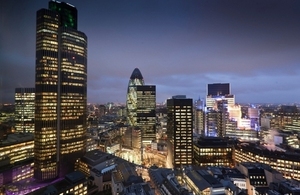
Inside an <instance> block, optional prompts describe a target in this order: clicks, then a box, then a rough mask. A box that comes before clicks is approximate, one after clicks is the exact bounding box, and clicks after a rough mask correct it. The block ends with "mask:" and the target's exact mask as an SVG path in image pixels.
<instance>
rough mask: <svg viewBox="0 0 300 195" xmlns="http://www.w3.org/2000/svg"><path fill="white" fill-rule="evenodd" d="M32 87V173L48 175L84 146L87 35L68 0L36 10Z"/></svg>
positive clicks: (65, 167)
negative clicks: (33, 106) (34, 71)
mask: <svg viewBox="0 0 300 195" xmlns="http://www.w3.org/2000/svg"><path fill="white" fill-rule="evenodd" d="M35 89H36V99H35V105H36V110H35V138H34V142H35V146H34V155H35V162H34V177H35V178H36V179H37V180H47V179H53V178H56V177H58V176H63V175H65V174H66V173H68V172H71V171H73V168H74V167H73V165H74V163H75V160H76V159H77V158H78V157H80V156H82V155H83V154H84V153H85V145H86V118H87V117H86V105H87V37H86V35H85V34H84V33H83V32H80V31H78V30H77V9H76V7H74V6H72V5H70V4H68V3H64V2H58V1H50V2H49V9H40V10H38V11H37V18H36V78H35Z"/></svg>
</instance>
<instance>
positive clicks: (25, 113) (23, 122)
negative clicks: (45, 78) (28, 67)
mask: <svg viewBox="0 0 300 195" xmlns="http://www.w3.org/2000/svg"><path fill="white" fill-rule="evenodd" d="M34 103H35V89H34V88H16V89H15V128H16V132H17V133H25V132H27V133H34V112H35V104H34Z"/></svg>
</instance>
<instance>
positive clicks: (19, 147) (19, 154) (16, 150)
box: [0, 141, 33, 164]
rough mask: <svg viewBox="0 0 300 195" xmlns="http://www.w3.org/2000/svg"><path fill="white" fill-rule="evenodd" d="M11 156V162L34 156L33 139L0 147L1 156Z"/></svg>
mask: <svg viewBox="0 0 300 195" xmlns="http://www.w3.org/2000/svg"><path fill="white" fill-rule="evenodd" d="M5 156H8V157H9V158H10V163H11V164H13V163H16V162H19V161H22V160H26V159H28V158H32V157H33V141H27V142H22V143H17V144H12V145H8V146H5V145H2V146H1V147H0V158H5Z"/></svg>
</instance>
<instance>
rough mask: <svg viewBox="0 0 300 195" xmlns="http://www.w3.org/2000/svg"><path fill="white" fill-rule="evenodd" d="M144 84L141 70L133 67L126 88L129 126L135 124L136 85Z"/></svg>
mask: <svg viewBox="0 0 300 195" xmlns="http://www.w3.org/2000/svg"><path fill="white" fill-rule="evenodd" d="M140 85H144V78H143V75H142V73H141V71H140V70H139V69H138V68H135V69H134V70H133V72H132V74H131V76H130V79H129V83H128V88H127V99H126V108H127V123H128V124H129V125H130V126H136V124H137V119H136V110H137V93H136V86H140Z"/></svg>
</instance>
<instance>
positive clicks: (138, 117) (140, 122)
mask: <svg viewBox="0 0 300 195" xmlns="http://www.w3.org/2000/svg"><path fill="white" fill-rule="evenodd" d="M126 107H127V123H128V124H129V125H130V126H133V127H139V128H140V129H141V137H142V143H143V144H144V145H146V144H151V142H152V140H154V139H155V138H156V111H155V109H156V86H155V85H144V79H143V76H142V74H141V72H140V70H139V69H138V68H135V69H134V70H133V72H132V74H131V76H130V80H129V84H128V90H127V101H126Z"/></svg>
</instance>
